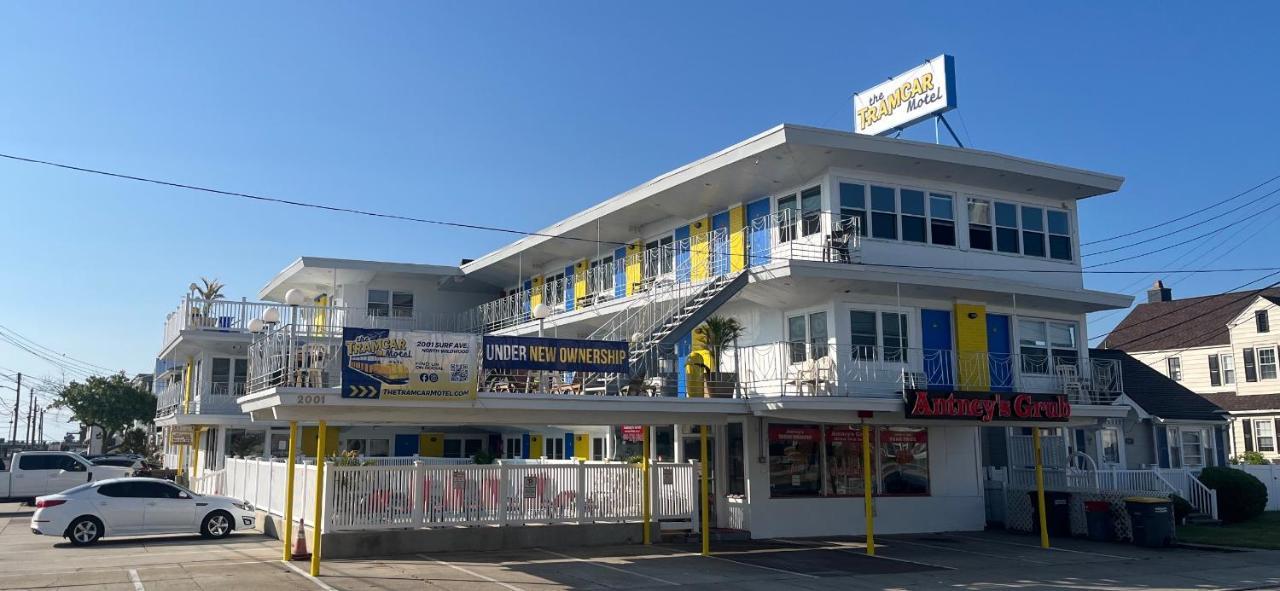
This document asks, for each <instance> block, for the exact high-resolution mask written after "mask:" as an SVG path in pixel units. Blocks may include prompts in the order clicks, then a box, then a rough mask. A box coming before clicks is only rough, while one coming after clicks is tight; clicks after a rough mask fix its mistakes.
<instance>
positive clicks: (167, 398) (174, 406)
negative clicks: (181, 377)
mask: <svg viewBox="0 0 1280 591" xmlns="http://www.w3.org/2000/svg"><path fill="white" fill-rule="evenodd" d="M181 411H182V382H175V383H172V384H169V385H167V386H165V387H164V389H163V390H160V392H158V393H157V394H156V418H157V419H158V418H161V417H167V416H171V415H174V414H177V413H179V412H181Z"/></svg>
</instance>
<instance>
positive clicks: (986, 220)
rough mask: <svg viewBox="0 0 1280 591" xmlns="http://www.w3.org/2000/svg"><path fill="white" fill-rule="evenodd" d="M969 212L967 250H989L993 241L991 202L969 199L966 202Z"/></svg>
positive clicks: (993, 244) (993, 243)
mask: <svg viewBox="0 0 1280 591" xmlns="http://www.w3.org/2000/svg"><path fill="white" fill-rule="evenodd" d="M967 206H968V211H969V248H973V249H978V250H991V249H992V248H994V247H995V240H994V239H993V238H992V234H991V202H990V201H988V200H986V199H978V198H976V197H970V198H969V199H968V201H967Z"/></svg>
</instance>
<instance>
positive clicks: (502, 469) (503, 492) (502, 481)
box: [498, 462, 511, 526]
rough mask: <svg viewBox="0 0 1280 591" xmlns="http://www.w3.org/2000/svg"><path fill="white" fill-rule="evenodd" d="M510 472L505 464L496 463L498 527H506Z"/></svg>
mask: <svg viewBox="0 0 1280 591" xmlns="http://www.w3.org/2000/svg"><path fill="white" fill-rule="evenodd" d="M510 479H511V472H510V471H509V470H507V466H506V464H503V463H502V462H498V525H499V526H505V525H507V507H508V506H509V504H510V502H509V501H508V496H507V495H509V494H511V492H510V488H511V482H510Z"/></svg>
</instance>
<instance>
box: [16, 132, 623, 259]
mask: <svg viewBox="0 0 1280 591" xmlns="http://www.w3.org/2000/svg"><path fill="white" fill-rule="evenodd" d="M0 158H8V159H9V160H15V161H18V162H27V163H31V164H41V165H44V166H52V167H55V168H62V169H66V170H74V171H77V172H83V173H88V174H96V175H101V176H108V177H113V178H118V179H125V180H131V181H138V182H143V183H151V184H153V185H162V186H166V187H175V188H178V189H187V190H190V191H201V192H204V193H211V194H213V195H219V196H222V197H239V198H241V199H251V200H254V201H263V202H267V203H277V204H281V205H292V206H294V207H307V208H311V209H319V210H324V211H333V212H339V213H349V214H354V215H363V216H369V217H375V218H384V219H391V220H401V221H405V222H417V223H420V224H432V225H436V226H449V227H453V228H465V229H468V230H487V231H490V232H502V233H505V234H516V235H520V236H540V237H543V238H554V239H559V240H574V241H578V242H590V243H592V244H598V243H604V244H611V245H614V246H626V245H627V243H625V242H613V241H609V240H593V239H591V238H578V237H575V236H558V235H555V234H545V233H541V232H526V231H524V230H515V229H512V228H503V227H499V226H485V225H480V224H467V223H463V222H448V221H444V220H432V219H426V218H417V217H411V216H406V215H400V214H394V213H382V212H376V211H368V210H364V209H354V208H350V207H338V206H334V205H324V204H320V203H308V202H306V201H297V200H293V199H281V198H279V197H267V196H265V195H255V194H253V193H240V192H237V191H226V190H223V189H214V188H211V187H202V186H199V185H190V184H186V183H178V182H173V181H166V180H161V179H154V178H148V177H141V176H136V175H131V174H123V173H119V172H110V171H106V170H98V169H94V168H85V167H83V166H74V165H71V164H63V163H60V162H52V161H49V160H39V159H36V158H27V157H24V156H15V155H13V154H0Z"/></svg>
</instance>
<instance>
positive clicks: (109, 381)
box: [53, 373, 156, 446]
mask: <svg viewBox="0 0 1280 591" xmlns="http://www.w3.org/2000/svg"><path fill="white" fill-rule="evenodd" d="M56 396H57V400H55V401H54V403H53V407H54V408H65V409H68V410H70V411H71V418H72V420H75V421H79V422H80V423H81V424H83V425H85V426H86V427H90V426H92V427H99V428H101V429H102V434H103V442H104V443H105V444H106V445H108V446H110V445H111V443H112V442H113V441H115V437H116V436H117V435H120V434H122V433H124V431H125V430H126V429H129V428H130V427H132V426H133V423H134V422H135V421H142V422H145V423H150V422H151V421H152V420H153V419H154V418H155V415H156V397H155V395H154V394H152V393H150V392H147V391H145V390H139V389H138V388H135V387H134V386H133V385H132V384H130V383H129V380H128V379H126V378H125V377H124V374H122V373H121V374H115V375H112V376H108V377H105V378H104V377H100V376H93V377H91V378H89V379H87V380H85V381H84V382H83V383H82V382H71V383H70V384H67V385H66V386H64V387H63V388H62V389H61V390H59V391H58V392H57V394H56Z"/></svg>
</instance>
